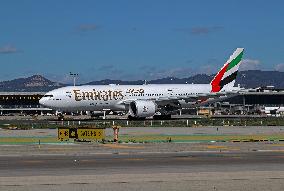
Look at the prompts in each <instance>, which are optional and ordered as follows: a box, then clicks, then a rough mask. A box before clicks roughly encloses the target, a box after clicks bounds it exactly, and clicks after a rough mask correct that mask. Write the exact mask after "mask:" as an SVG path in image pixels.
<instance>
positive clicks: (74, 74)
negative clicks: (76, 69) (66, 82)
mask: <svg viewBox="0 0 284 191" xmlns="http://www.w3.org/2000/svg"><path fill="white" fill-rule="evenodd" d="M69 75H70V76H72V77H73V85H74V86H76V78H77V76H79V74H76V73H72V72H70V73H69Z"/></svg>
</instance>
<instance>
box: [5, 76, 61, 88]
mask: <svg viewBox="0 0 284 191" xmlns="http://www.w3.org/2000/svg"><path fill="white" fill-rule="evenodd" d="M62 86H64V84H61V83H57V82H52V81H50V80H48V79H46V78H44V77H43V76H41V75H33V76H31V77H28V78H18V79H14V80H10V81H3V82H0V91H2V92H4V91H7V92H12V91H19V92H31V91H34V92H41V91H43V92H46V91H49V90H52V89H55V88H59V87H62Z"/></svg>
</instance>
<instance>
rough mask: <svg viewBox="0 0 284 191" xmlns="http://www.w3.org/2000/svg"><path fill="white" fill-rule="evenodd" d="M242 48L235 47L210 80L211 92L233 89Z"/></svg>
mask: <svg viewBox="0 0 284 191" xmlns="http://www.w3.org/2000/svg"><path fill="white" fill-rule="evenodd" d="M243 52H244V48H237V49H236V50H235V52H234V53H233V54H232V55H231V56H230V58H229V60H228V61H227V62H226V63H225V64H224V66H223V67H222V68H221V70H220V71H219V72H218V73H217V74H216V76H215V77H214V79H213V80H212V81H211V83H210V84H211V86H212V89H211V92H220V91H230V90H232V89H233V87H234V84H235V80H236V78H237V74H238V70H239V67H240V64H241V60H242V56H243Z"/></svg>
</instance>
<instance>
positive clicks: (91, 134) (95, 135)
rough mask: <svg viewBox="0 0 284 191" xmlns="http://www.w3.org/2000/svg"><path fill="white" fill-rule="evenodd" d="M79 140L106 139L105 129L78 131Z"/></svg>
mask: <svg viewBox="0 0 284 191" xmlns="http://www.w3.org/2000/svg"><path fill="white" fill-rule="evenodd" d="M77 133H78V139H80V140H82V139H85V140H86V139H104V129H78V130H77Z"/></svg>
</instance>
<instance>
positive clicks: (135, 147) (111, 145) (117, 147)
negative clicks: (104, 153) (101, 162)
mask: <svg viewBox="0 0 284 191" xmlns="http://www.w3.org/2000/svg"><path fill="white" fill-rule="evenodd" d="M103 146H104V147H109V148H112V149H143V148H144V147H142V146H128V145H119V144H106V145H103Z"/></svg>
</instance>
